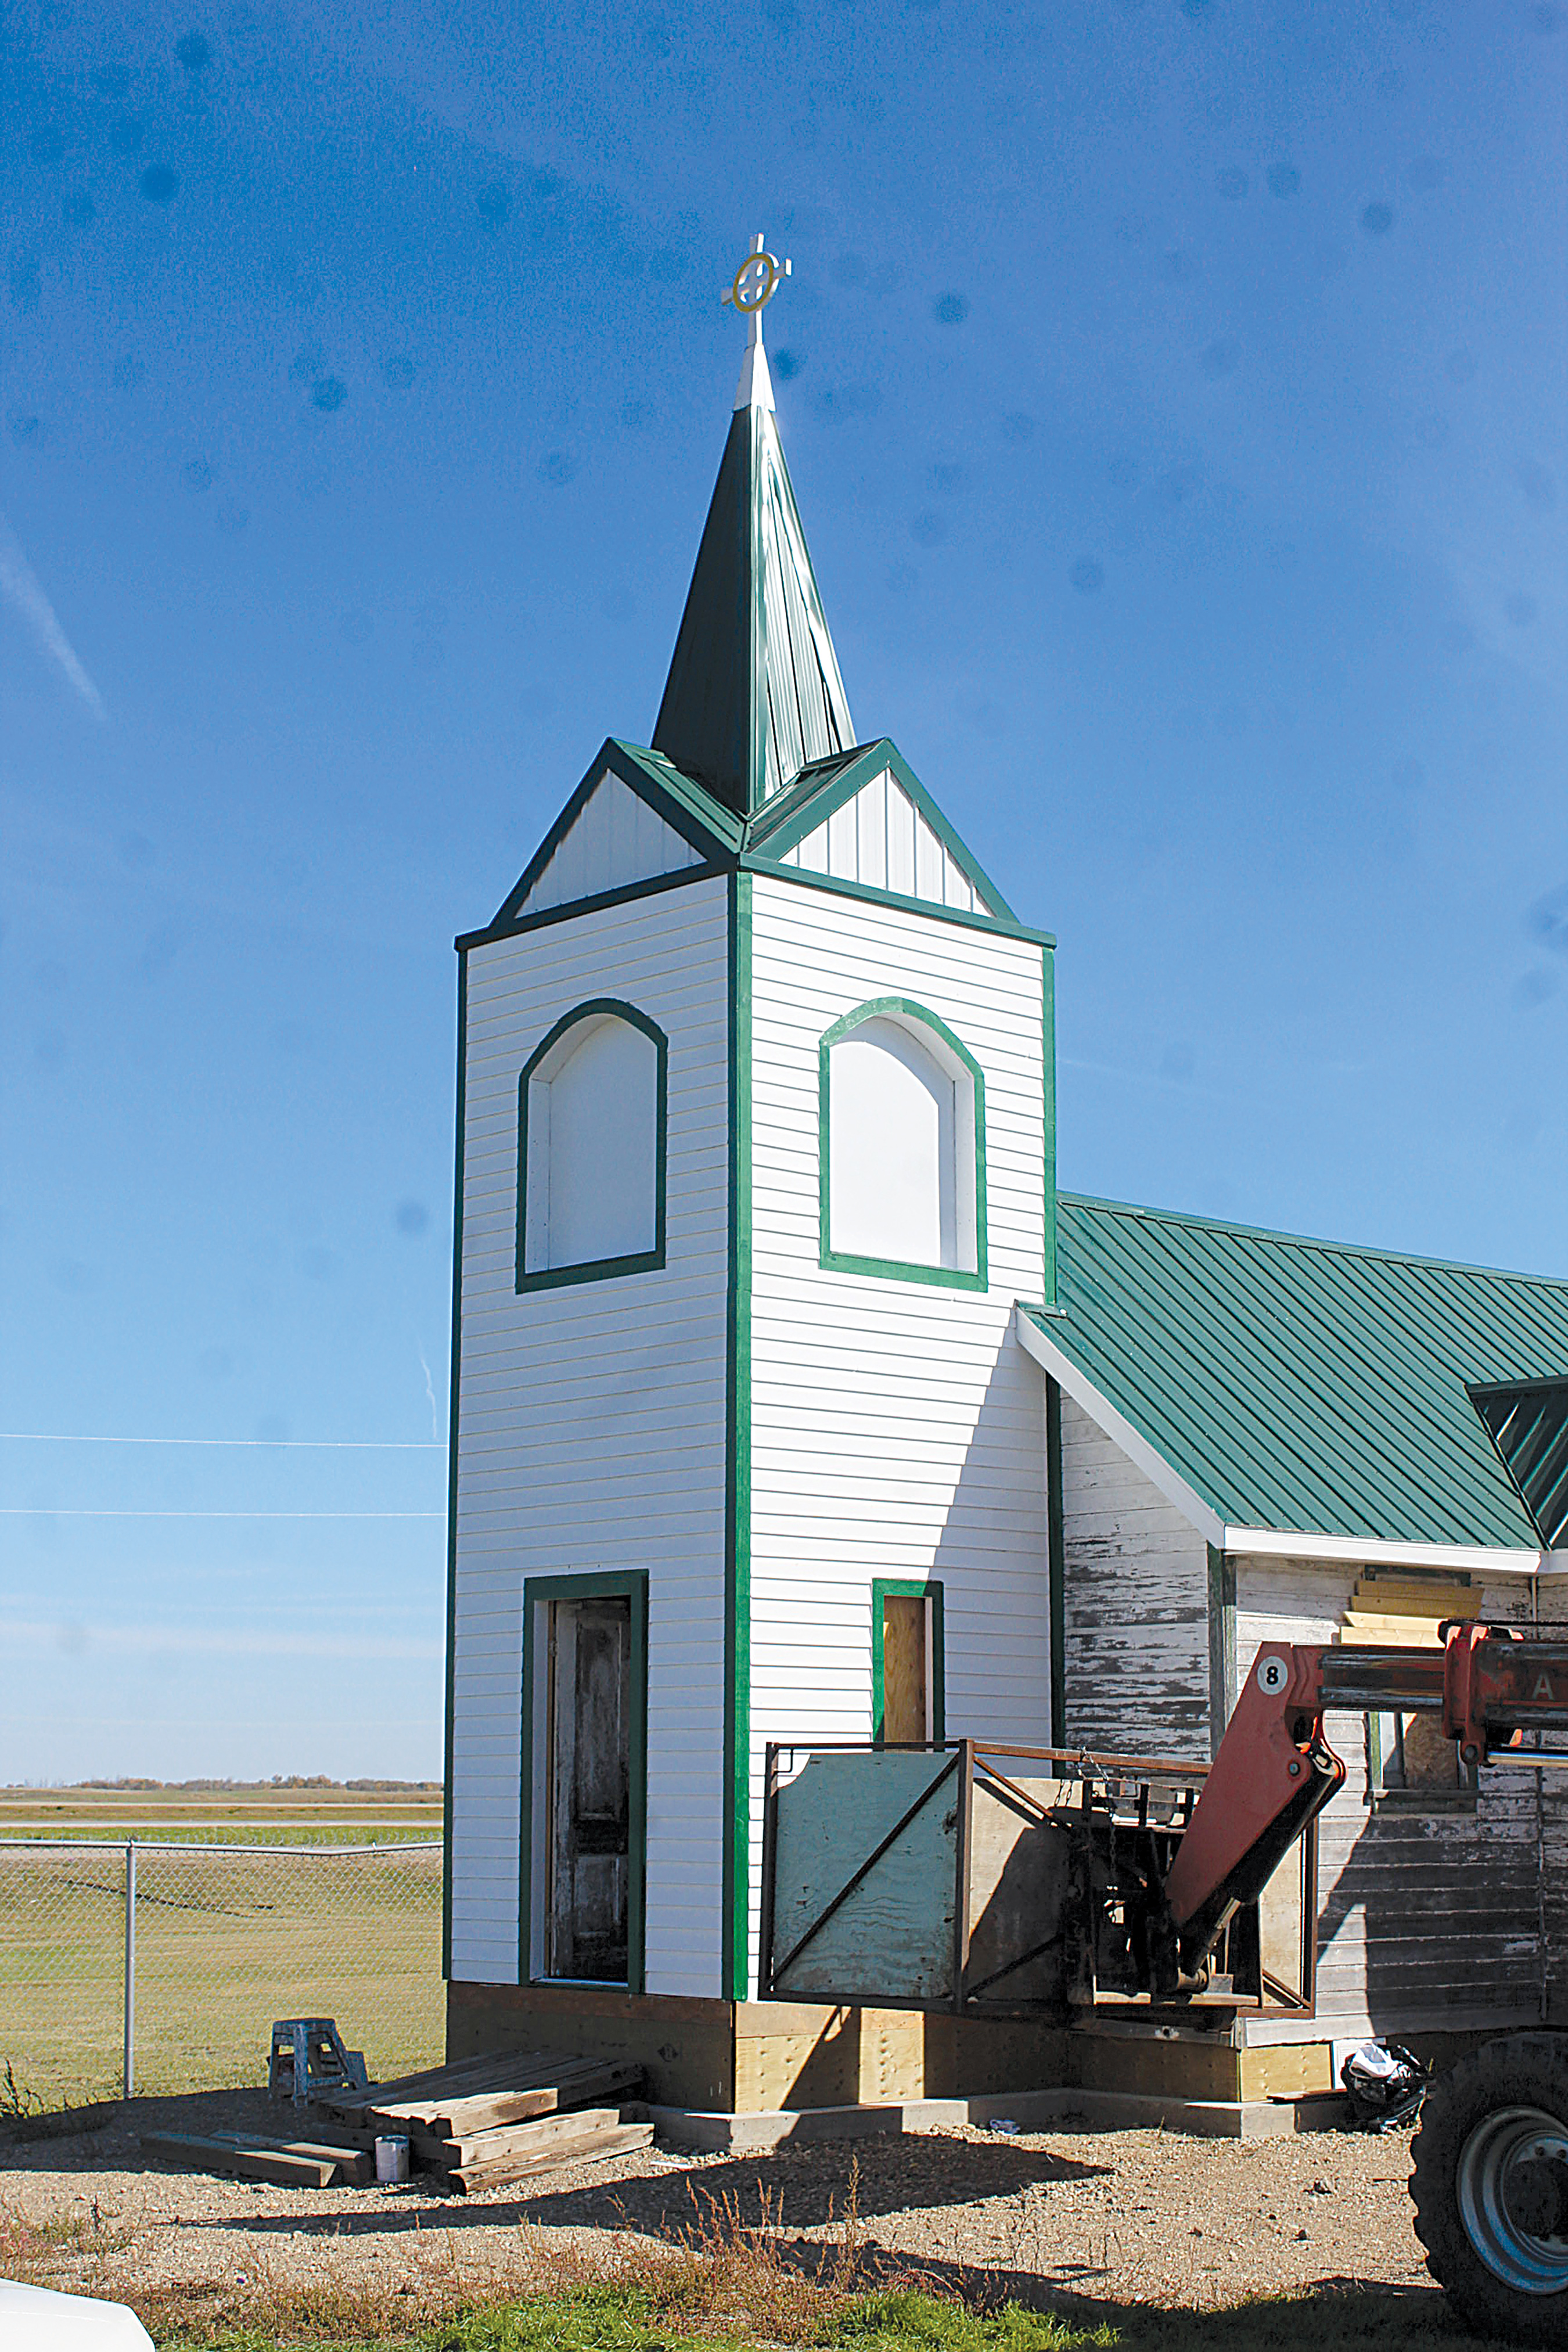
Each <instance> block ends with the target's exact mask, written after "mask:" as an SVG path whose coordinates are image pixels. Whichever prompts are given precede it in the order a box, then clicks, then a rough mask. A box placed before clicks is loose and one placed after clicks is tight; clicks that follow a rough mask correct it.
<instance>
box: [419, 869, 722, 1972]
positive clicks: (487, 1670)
mask: <svg viewBox="0 0 1568 2352" xmlns="http://www.w3.org/2000/svg"><path fill="white" fill-rule="evenodd" d="M726 923H727V918H726V896H725V886H724V884H723V883H722V882H721V881H702V882H696V883H693V884H691V885H690V886H689V887H687V888H685V889H677V890H671V891H668V892H666V893H664V894H662V895H661V896H658V897H656V898H643V899H637V900H635V901H632V902H630V903H628V904H626V905H625V906H621V907H610V908H602V909H601V910H600V911H599V912H597V913H595V914H589V915H584V916H580V917H577V918H568V919H564V920H563V921H562V922H560V923H556V924H552V925H550V926H548V927H546V928H544V929H541V930H538V931H533V932H530V933H526V934H524V935H523V936H522V937H521V938H519V939H515V940H503V941H498V942H496V943H494V944H492V945H489V946H488V947H484V948H478V949H475V950H472V951H471V953H470V956H469V962H468V1117H467V1135H466V1140H465V1154H464V1191H463V1314H462V1381H461V1388H460V1415H459V1436H458V1611H457V1659H456V1689H455V1702H454V1705H455V1715H454V1740H453V1745H454V1773H453V1852H452V1865H451V1866H452V1889H453V1897H452V1973H453V1975H454V1977H456V1978H458V1979H463V1980H467V1981H473V1982H485V1983H498V1982H500V1983H510V1982H514V1981H515V1980H516V1977H517V1972H518V1850H519V1839H520V1830H521V1823H520V1820H519V1808H520V1801H521V1763H520V1754H521V1637H522V1614H521V1601H522V1581H523V1579H524V1577H525V1576H544V1575H565V1574H568V1573H571V1574H581V1573H584V1572H586V1571H591V1570H600V1569H626V1568H638V1569H646V1570H647V1572H648V1719H647V1747H648V1791H647V1824H648V1827H647V1937H646V1962H647V1990H649V1991H650V1992H668V1993H691V1994H700V1995H701V1994H707V1995H716V1994H718V1992H719V1990H720V1981H719V1979H720V1916H721V1888H722V1842H721V1840H722V1832H721V1822H722V1785H723V1769H722V1756H723V1727H724V1367H725V1330H724V1318H725V1290H726V1281H727V1274H728V1255H727V1253H728V1243H727V1229H728V1202H729V1159H728V1151H729V1144H728V1108H727V1105H728V1094H727V1089H728V1053H729V1037H728V1010H727V1007H728V997H727V977H726V974H727V956H728V947H727V928H726ZM594 996H616V997H621V998H624V999H625V1000H626V1002H627V1003H631V1004H635V1005H637V1007H638V1008H639V1009H640V1010H641V1011H643V1012H645V1013H647V1014H648V1015H649V1016H650V1018H651V1019H653V1020H654V1021H656V1022H657V1023H658V1025H659V1026H660V1028H662V1029H663V1030H664V1031H665V1032H666V1034H668V1039H669V1068H668V1088H669V1095H668V1156H667V1162H666V1175H667V1209H666V1216H667V1244H666V1261H667V1262H666V1265H665V1267H664V1270H663V1271H662V1272H654V1273H648V1274H641V1275H632V1276H624V1277H621V1278H619V1279H614V1280H610V1281H606V1282H594V1283H586V1284H584V1285H582V1286H580V1287H579V1286H565V1287H563V1288H560V1289H555V1290H542V1291H532V1292H530V1293H528V1294H526V1295H525V1296H524V1297H521V1298H520V1297H518V1296H517V1293H516V1290H515V1288H514V1281H513V1277H514V1246H515V1237H516V1197H517V1195H516V1185H517V1085H518V1074H519V1072H520V1070H521V1067H522V1065H523V1063H524V1062H525V1061H526V1060H527V1058H528V1056H529V1055H530V1054H531V1052H532V1050H533V1048H534V1046H535V1045H537V1044H538V1043H539V1041H540V1039H541V1038H542V1036H543V1035H544V1034H546V1032H547V1031H548V1030H549V1029H550V1028H552V1026H553V1024H554V1023H555V1022H556V1021H557V1020H559V1019H560V1017H561V1015H562V1014H563V1013H567V1012H569V1011H570V1010H571V1009H572V1007H573V1006H574V1005H575V1004H578V1003H582V1002H583V1001H584V999H585V998H588V997H594Z"/></svg>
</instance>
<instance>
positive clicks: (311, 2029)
mask: <svg viewBox="0 0 1568 2352" xmlns="http://www.w3.org/2000/svg"><path fill="white" fill-rule="evenodd" d="M369 2087H370V2079H369V2077H368V2075H367V2074H366V2073H365V2071H364V2053H363V2051H361V2050H348V2049H345V2048H344V2046H343V2041H342V2035H341V2034H340V2033H339V2032H338V2027H337V2020H336V2019H335V2018H331V2017H283V2018H279V2020H278V2021H277V2022H276V2023H275V2024H274V2026H273V2028H272V2045H271V2049H270V2052H269V2053H268V2061H267V2088H268V2093H269V2095H271V2096H272V2097H273V2098H275V2099H292V2100H293V2102H294V2104H295V2105H296V2106H302V2105H304V2103H305V2101H306V2100H307V2099H310V2098H314V2097H315V2095H316V2094H317V2092H318V2091H325V2090H348V2091H364V2090H368V2089H369Z"/></svg>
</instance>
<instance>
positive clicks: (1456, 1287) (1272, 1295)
mask: <svg viewBox="0 0 1568 2352" xmlns="http://www.w3.org/2000/svg"><path fill="white" fill-rule="evenodd" d="M1057 1234H1058V1267H1057V1301H1056V1307H1055V1311H1054V1312H1052V1311H1047V1312H1042V1311H1041V1310H1039V1309H1033V1308H1026V1309H1025V1310H1024V1311H1025V1312H1026V1315H1027V1316H1028V1317H1029V1319H1030V1321H1031V1322H1032V1324H1033V1325H1034V1326H1035V1328H1037V1330H1038V1332H1039V1333H1040V1335H1041V1337H1042V1339H1044V1340H1045V1341H1046V1342H1047V1343H1048V1348H1049V1349H1055V1350H1057V1351H1058V1353H1059V1355H1060V1357H1061V1358H1062V1359H1064V1360H1065V1362H1066V1366H1067V1367H1071V1368H1072V1369H1074V1370H1076V1371H1077V1372H1078V1373H1079V1374H1080V1375H1081V1376H1082V1381H1083V1382H1084V1383H1087V1386H1088V1389H1089V1390H1090V1391H1093V1393H1094V1394H1095V1395H1097V1396H1098V1397H1100V1398H1103V1399H1104V1400H1105V1402H1107V1403H1108V1404H1110V1406H1111V1407H1112V1408H1113V1409H1114V1411H1115V1412H1117V1413H1119V1414H1120V1415H1121V1417H1122V1419H1123V1420H1124V1421H1125V1422H1127V1423H1129V1424H1130V1425H1131V1428H1132V1429H1133V1430H1134V1431H1135V1432H1136V1433H1138V1435H1139V1436H1140V1437H1142V1439H1143V1440H1144V1442H1145V1443H1146V1444H1148V1445H1149V1446H1151V1447H1152V1449H1153V1451H1154V1452H1155V1453H1156V1454H1158V1455H1159V1456H1160V1457H1161V1459H1162V1460H1163V1461H1164V1462H1165V1463H1167V1464H1168V1465H1169V1466H1170V1468H1171V1469H1172V1470H1173V1471H1174V1472H1175V1474H1176V1475H1177V1476H1178V1477H1179V1478H1180V1479H1182V1480H1183V1481H1184V1484H1185V1485H1186V1486H1188V1487H1189V1488H1190V1489H1191V1490H1192V1492H1193V1493H1194V1495H1196V1496H1198V1498H1199V1499H1200V1500H1201V1501H1202V1502H1203V1503H1205V1504H1206V1505H1207V1507H1209V1509H1210V1510H1211V1511H1213V1512H1214V1514H1215V1517H1217V1518H1218V1519H1220V1520H1221V1521H1223V1522H1224V1523H1226V1525H1228V1526H1233V1527H1237V1528H1266V1529H1278V1530H1279V1531H1281V1532H1289V1531H1294V1530H1318V1531H1321V1532H1322V1533H1324V1534H1328V1535H1333V1536H1343V1537H1347V1538H1366V1539H1367V1540H1369V1541H1373V1542H1392V1543H1420V1544H1440V1545H1458V1546H1468V1545H1474V1546H1479V1547H1500V1548H1502V1549H1510V1550H1512V1551H1515V1552H1519V1551H1527V1550H1528V1551H1538V1550H1539V1549H1541V1543H1542V1538H1541V1534H1540V1532H1539V1530H1538V1528H1536V1526H1535V1524H1534V1522H1533V1520H1532V1519H1531V1515H1530V1512H1529V1510H1528V1509H1527V1507H1526V1506H1525V1503H1524V1500H1523V1498H1522V1496H1521V1492H1520V1489H1519V1487H1518V1486H1516V1485H1515V1483H1514V1480H1513V1478H1512V1477H1511V1476H1510V1472H1509V1469H1508V1467H1507V1466H1506V1465H1505V1463H1504V1461H1503V1458H1502V1456H1501V1454H1500V1453H1499V1451H1498V1449H1497V1448H1496V1446H1495V1445H1494V1444H1493V1443H1492V1440H1491V1437H1490V1435H1489V1433H1488V1429H1487V1427H1486V1425H1485V1424H1484V1423H1483V1421H1482V1418H1481V1415H1480V1413H1479V1411H1478V1410H1477V1407H1476V1405H1475V1403H1474V1402H1472V1398H1471V1393H1470V1391H1471V1390H1472V1389H1473V1388H1484V1387H1487V1386H1493V1387H1501V1386H1508V1385H1515V1386H1517V1385H1518V1384H1521V1383H1529V1382H1535V1383H1540V1382H1552V1381H1564V1380H1568V1282H1563V1281H1559V1280H1552V1279H1548V1278H1546V1277H1544V1276H1531V1275H1521V1274H1506V1273H1500V1272H1497V1271H1494V1270H1492V1269H1490V1268H1488V1267H1483V1266H1471V1265H1447V1264H1444V1263H1442V1262H1441V1261H1439V1260H1436V1259H1432V1258H1420V1257H1405V1256H1400V1255H1397V1254H1396V1253H1394V1252H1393V1251H1387V1250H1376V1249H1363V1248H1357V1247H1354V1246H1352V1245H1350V1244H1342V1243H1335V1242H1321V1241H1311V1240H1308V1239H1304V1238H1302V1237H1301V1236H1300V1235H1297V1234H1276V1233H1267V1232H1262V1231H1258V1230H1257V1229H1255V1228H1252V1227H1248V1226H1245V1225H1232V1224H1225V1223H1219V1222H1217V1221H1216V1220H1215V1219H1212V1218H1207V1217H1192V1216H1180V1215H1176V1214H1174V1213H1169V1212H1165V1211H1161V1210H1154V1209H1140V1208H1132V1207H1129V1206H1126V1205H1123V1204H1121V1203H1119V1202H1110V1201H1094V1200H1086V1199H1083V1198H1081V1197H1079V1196H1077V1195H1074V1194H1071V1193H1063V1194H1061V1195H1060V1196H1059V1198H1058V1213H1057ZM1063 1381H1064V1385H1065V1386H1068V1387H1069V1389H1070V1387H1071V1385H1072V1383H1071V1382H1070V1381H1068V1380H1067V1377H1066V1370H1065V1369H1064V1373H1063Z"/></svg>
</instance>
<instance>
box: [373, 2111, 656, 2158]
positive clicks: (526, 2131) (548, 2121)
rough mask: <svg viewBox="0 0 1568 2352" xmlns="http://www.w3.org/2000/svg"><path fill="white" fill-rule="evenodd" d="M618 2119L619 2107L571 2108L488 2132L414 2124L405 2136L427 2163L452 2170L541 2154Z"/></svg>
mask: <svg viewBox="0 0 1568 2352" xmlns="http://www.w3.org/2000/svg"><path fill="white" fill-rule="evenodd" d="M620 2121H621V2111H620V2109H619V2107H574V2108H573V2109H572V2110H571V2111H570V2112H569V2113H567V2114H564V2115H556V2116H536V2117H535V2118H534V2119H533V2120H532V2121H531V2122H528V2123H516V2124H500V2125H497V2126H494V2128H492V2129H490V2130H489V2131H468V2132H453V2133H443V2132H442V2131H441V2130H440V2129H439V2128H438V2127H426V2126H423V2125H419V2124H416V2126H414V2129H413V2131H412V2132H411V2133H410V2135H409V2137H410V2140H411V2142H412V2145H413V2146H414V2147H416V2148H417V2149H418V2151H419V2154H420V2156H421V2157H422V2158H424V2159H425V2160H426V2162H427V2163H430V2164H434V2165H437V2166H438V2167H439V2168H441V2170H442V2171H444V2172H454V2171H457V2170H458V2169H459V2168H461V2167H463V2166H464V2165H468V2164H483V2163H487V2162H488V2161H489V2158H492V2157H498V2156H528V2155H531V2154H532V2153H534V2152H536V2151H537V2152H538V2153H540V2154H542V2153H543V2152H544V2151H545V2150H546V2149H548V2148H550V2147H553V2146H554V2145H555V2143H556V2142H557V2141H558V2140H563V2139H571V2138H574V2137H576V2138H579V2139H580V2138H581V2137H583V2135H584V2132H594V2131H613V2130H614V2129H615V2127H616V2125H617V2124H618V2123H619V2122H620Z"/></svg>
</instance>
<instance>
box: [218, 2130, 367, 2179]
mask: <svg viewBox="0 0 1568 2352" xmlns="http://www.w3.org/2000/svg"><path fill="white" fill-rule="evenodd" d="M214 2137H215V2138H222V2139H225V2140H227V2141H228V2142H229V2143H230V2145H231V2146H233V2147H241V2148H263V2149H265V2148H270V2149H272V2150H273V2151H274V2152H275V2153H276V2154H277V2155H279V2156H303V2157H308V2158H311V2159H312V2160H313V2161H314V2162H315V2163H317V2164H322V2163H326V2164H331V2165H333V2166H335V2168H336V2170H337V2178H338V2182H339V2185H340V2186H341V2187H342V2188H346V2189H368V2188H369V2187H370V2185H371V2183H372V2181H374V2179H375V2149H374V2145H372V2146H371V2147H342V2146H341V2145H340V2144H339V2143H338V2142H337V2141H335V2140H312V2139H285V2140H279V2139H268V2138H265V2137H263V2136H262V2135H261V2134H260V2133H259V2132H223V2133H215V2134H214Z"/></svg>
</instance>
